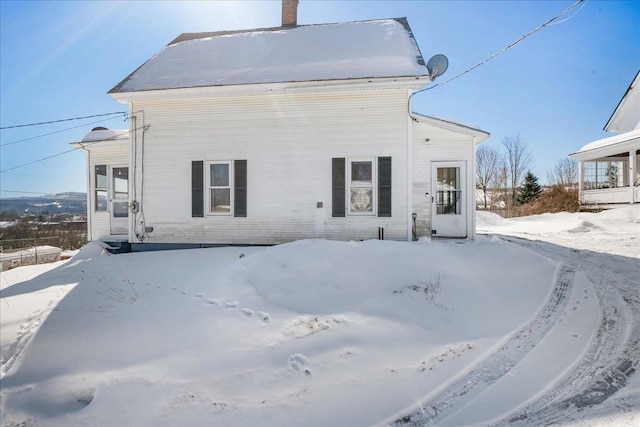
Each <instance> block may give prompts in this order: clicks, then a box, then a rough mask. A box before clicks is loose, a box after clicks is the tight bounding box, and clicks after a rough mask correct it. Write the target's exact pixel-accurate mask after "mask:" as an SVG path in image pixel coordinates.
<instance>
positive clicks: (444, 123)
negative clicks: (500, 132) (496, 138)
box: [411, 111, 491, 143]
mask: <svg viewBox="0 0 640 427" xmlns="http://www.w3.org/2000/svg"><path fill="white" fill-rule="evenodd" d="M411 117H412V118H413V119H414V120H416V121H417V122H425V123H429V124H430V125H432V126H436V127H439V128H443V129H448V130H451V131H453V132H458V133H462V134H465V135H470V136H474V137H477V138H479V140H478V141H477V142H478V143H480V142H482V141H484V140H486V139H488V138H489V137H490V136H491V134H490V133H489V132H486V131H483V130H481V129H479V128H478V127H476V126H474V125H470V124H467V123H462V122H458V121H455V120H451V119H445V118H443V117H435V116H426V115H424V114H419V113H416V112H415V111H414V112H412V113H411Z"/></svg>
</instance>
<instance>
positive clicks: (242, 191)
mask: <svg viewBox="0 0 640 427" xmlns="http://www.w3.org/2000/svg"><path fill="white" fill-rule="evenodd" d="M233 165H234V166H233V170H234V172H233V185H234V189H233V192H234V193H233V198H234V202H233V216H235V217H246V216H247V161H246V160H235V161H234V162H233Z"/></svg>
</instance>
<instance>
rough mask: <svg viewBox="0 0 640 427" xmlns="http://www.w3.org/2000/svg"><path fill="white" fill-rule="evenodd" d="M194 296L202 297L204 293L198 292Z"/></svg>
mask: <svg viewBox="0 0 640 427" xmlns="http://www.w3.org/2000/svg"><path fill="white" fill-rule="evenodd" d="M194 298H204V293H202V292H200V293H199V294H195V295H194Z"/></svg>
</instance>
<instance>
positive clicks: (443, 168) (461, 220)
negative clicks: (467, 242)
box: [431, 162, 467, 237]
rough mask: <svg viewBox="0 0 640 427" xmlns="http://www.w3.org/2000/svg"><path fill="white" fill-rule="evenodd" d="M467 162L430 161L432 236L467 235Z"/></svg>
mask: <svg viewBox="0 0 640 427" xmlns="http://www.w3.org/2000/svg"><path fill="white" fill-rule="evenodd" d="M465 179H466V170H465V162H432V163H431V183H432V184H431V185H432V190H431V191H432V193H431V194H432V195H433V196H432V199H431V200H432V204H431V235H432V236H435V237H467V215H466V212H467V206H466V198H465V194H466V188H465V182H466V181H465Z"/></svg>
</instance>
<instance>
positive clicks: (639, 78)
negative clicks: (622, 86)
mask: <svg viewBox="0 0 640 427" xmlns="http://www.w3.org/2000/svg"><path fill="white" fill-rule="evenodd" d="M639 84H640V71H638V73H636V76H635V77H634V79H633V81H632V82H631V84H630V85H629V87H628V88H627V91H626V92H625V94H624V95H623V96H622V99H620V102H619V103H618V105H617V106H616V109H615V110H614V111H613V114H611V117H609V121H607V124H606V125H604V128H603V129H604V130H606V131H607V132H619V131H620V129H619V126H620V122H621V121H623V117H624V116H625V115H627V114H636V115H637V108H638V103H639V102H640V101H639V100H638V99H639V98H640V94H639V93H638V91H639V90H640V88H638V85H639ZM622 130H623V131H624V130H627V129H624V126H623V129H622Z"/></svg>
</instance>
